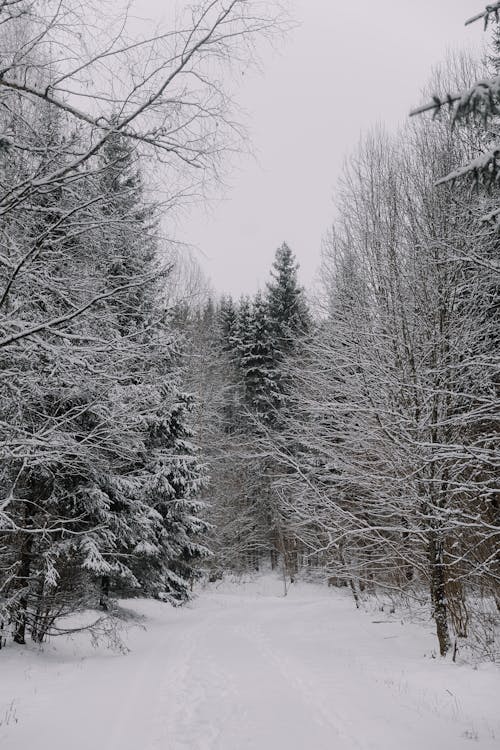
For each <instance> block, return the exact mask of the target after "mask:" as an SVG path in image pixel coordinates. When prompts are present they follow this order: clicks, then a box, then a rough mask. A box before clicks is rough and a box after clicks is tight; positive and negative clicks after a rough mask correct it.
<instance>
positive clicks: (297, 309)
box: [267, 242, 310, 358]
mask: <svg viewBox="0 0 500 750" xmlns="http://www.w3.org/2000/svg"><path fill="white" fill-rule="evenodd" d="M297 270H298V264H297V262H296V261H295V258H294V255H293V253H292V251H291V249H290V248H289V247H288V245H287V244H286V242H284V243H283V244H282V245H281V247H279V248H278V249H277V250H276V256H275V259H274V263H273V270H272V272H271V275H272V277H273V280H272V281H271V282H270V283H268V285H267V301H268V305H269V318H270V321H271V325H272V328H273V332H274V336H275V350H276V354H277V357H278V358H279V357H282V356H283V355H285V354H290V353H291V352H292V351H293V350H294V348H295V345H296V341H297V339H298V338H299V337H300V336H301V335H303V334H305V333H307V331H308V329H309V327H310V316H309V312H308V309H307V303H306V301H305V295H304V290H303V289H302V287H300V286H299V283H298V280H297Z"/></svg>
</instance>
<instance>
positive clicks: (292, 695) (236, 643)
mask: <svg viewBox="0 0 500 750" xmlns="http://www.w3.org/2000/svg"><path fill="white" fill-rule="evenodd" d="M133 606H134V609H136V610H138V611H141V612H142V613H143V614H144V616H145V619H146V624H147V630H140V629H138V628H134V629H133V630H132V631H130V632H129V633H128V636H127V640H128V642H129V645H130V647H131V649H132V650H131V652H130V653H129V654H128V655H127V656H122V655H116V654H112V653H111V652H109V651H102V650H97V651H95V650H92V649H90V648H89V647H88V645H85V643H84V641H83V640H82V638H83V637H82V636H78V637H77V638H76V639H74V640H73V641H66V642H63V641H62V640H59V641H56V642H55V645H53V646H50V645H49V646H48V647H46V649H45V651H44V653H38V652H36V651H35V652H33V651H31V652H30V651H26V650H25V651H22V650H18V649H17V648H12V649H7V651H3V652H2V653H1V654H0V748H2V750H26V748H28V747H37V748H39V750H417V748H418V750H422V748H423V750H433V748H436V750H438V749H439V750H462V748H469V749H472V748H480V750H489V749H490V748H491V749H493V748H497V750H498V748H499V747H500V699H499V698H498V696H499V695H500V670H498V669H497V668H495V667H493V666H491V665H489V666H484V667H482V668H481V669H478V670H473V669H471V668H470V667H468V666H457V665H453V664H450V663H448V662H442V661H441V660H439V659H432V658H425V657H426V655H427V657H430V656H431V653H432V651H433V649H434V647H435V646H434V640H433V634H432V628H431V627H422V626H417V625H405V626H404V627H402V626H401V624H400V623H399V622H397V621H396V622H373V621H374V620H377V619H380V620H382V619H384V618H383V616H382V617H381V618H376V617H373V616H370V615H369V614H367V613H359V612H356V610H355V609H354V608H353V606H352V602H351V601H350V599H349V598H348V597H347V596H344V595H343V594H342V593H339V592H336V591H331V590H326V589H325V588H324V587H321V588H320V587H316V586H307V585H301V586H298V587H296V588H295V589H294V590H292V591H291V593H290V595H289V596H288V597H287V598H286V599H284V598H283V597H281V596H280V590H279V584H278V582H276V581H274V580H273V579H271V578H263V579H258V580H257V581H255V582H252V583H248V584H246V585H243V586H239V587H235V586H234V585H232V586H231V585H225V586H224V587H220V588H219V589H215V588H214V589H213V590H212V591H210V592H206V593H203V594H202V595H201V596H200V597H199V599H198V600H197V601H196V602H195V603H194V604H192V605H191V606H190V608H188V609H184V610H182V611H179V610H172V609H171V608H168V607H165V606H164V605H160V604H159V603H157V602H134V604H133Z"/></svg>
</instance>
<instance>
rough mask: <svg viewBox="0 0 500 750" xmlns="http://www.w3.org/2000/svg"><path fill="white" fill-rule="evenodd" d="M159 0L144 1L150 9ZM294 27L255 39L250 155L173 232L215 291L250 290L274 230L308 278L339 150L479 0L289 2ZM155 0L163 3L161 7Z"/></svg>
mask: <svg viewBox="0 0 500 750" xmlns="http://www.w3.org/2000/svg"><path fill="white" fill-rule="evenodd" d="M163 2H165V0H149V2H148V3H147V5H148V7H149V6H151V7H152V8H153V10H154V12H155V13H156V9H158V18H161V15H162V10H161V8H162V5H163ZM288 4H289V6H290V7H291V10H292V14H293V16H294V18H295V19H296V20H298V21H299V22H300V26H299V27H298V28H296V29H295V30H294V31H292V32H291V33H290V35H289V36H288V39H287V41H285V43H284V44H283V45H281V46H280V50H279V52H278V53H275V52H273V51H272V50H269V49H267V48H266V49H265V50H264V53H263V67H264V73H258V72H251V73H249V74H247V75H246V76H245V78H244V81H243V83H242V86H241V89H240V92H239V96H238V101H239V104H240V105H241V106H242V107H243V108H244V109H245V110H246V111H247V113H248V119H247V121H246V125H247V127H248V130H249V132H250V136H251V141H252V145H253V150H254V152H255V156H256V159H252V158H251V157H245V158H243V159H241V160H240V162H239V164H236V165H234V168H233V169H232V171H231V172H230V174H229V176H228V179H227V180H226V182H227V183H228V189H227V190H226V193H225V196H224V197H222V198H220V197H219V199H218V200H217V201H216V202H214V203H212V204H211V205H210V206H209V207H208V208H206V207H203V206H200V207H199V208H195V209H192V210H191V211H190V213H189V214H188V215H184V216H183V219H182V222H181V223H180V224H179V226H178V235H179V237H178V238H179V239H181V240H185V241H187V242H190V243H193V244H194V245H196V246H197V247H198V248H199V251H200V252H199V253H198V258H199V260H200V262H201V265H202V267H203V269H204V271H205V273H206V274H207V275H208V276H209V278H210V279H211V282H212V284H213V286H214V288H215V289H216V291H218V292H230V293H232V294H233V295H236V296H238V295H239V294H241V293H253V292H254V291H256V290H257V288H258V287H259V286H262V285H263V284H264V283H265V281H266V279H267V277H268V273H269V268H270V265H271V263H272V260H273V257H274V252H275V250H276V247H278V245H280V244H281V243H282V242H283V240H286V241H287V242H288V244H289V245H290V246H291V247H292V249H293V251H294V252H295V254H296V256H297V258H298V260H299V263H300V266H301V280H302V283H304V284H305V285H306V286H310V285H311V284H312V282H313V279H314V276H315V273H316V270H317V266H318V263H319V253H320V246H321V238H322V236H323V235H324V233H325V231H326V229H327V228H328V226H329V225H330V224H331V222H332V219H333V216H334V191H335V185H336V181H337V178H338V176H339V174H340V171H341V168H342V161H343V159H344V158H345V157H346V156H347V155H348V154H349V152H351V151H352V150H353V149H354V148H355V146H356V144H357V142H358V140H359V137H360V135H361V134H362V132H366V131H367V130H368V129H369V128H370V127H371V126H373V125H375V124H377V123H380V122H383V123H385V124H386V125H387V126H388V127H396V126H397V124H398V123H399V122H401V121H402V120H403V119H404V118H405V117H406V116H407V113H408V111H409V110H410V109H411V107H412V106H415V105H416V104H418V103H420V102H421V96H420V89H421V87H422V86H424V85H425V84H426V81H427V79H428V77H429V74H430V71H431V68H432V67H433V66H434V65H435V64H437V63H439V62H440V61H441V60H443V58H444V57H445V54H446V50H447V49H450V48H452V49H453V48H470V47H471V46H478V45H479V44H480V43H481V42H482V41H483V40H484V39H485V36H484V34H483V31H482V25H481V24H480V23H476V24H474V25H472V26H468V27H465V26H464V21H465V19H467V18H469V17H470V16H472V15H473V14H475V13H476V12H479V11H480V10H481V9H482V7H484V5H485V4H486V0H437V1H436V0H418V1H417V0H377V2H373V1H372V2H369V1H368V0H289V3H288ZM163 7H164V6H163Z"/></svg>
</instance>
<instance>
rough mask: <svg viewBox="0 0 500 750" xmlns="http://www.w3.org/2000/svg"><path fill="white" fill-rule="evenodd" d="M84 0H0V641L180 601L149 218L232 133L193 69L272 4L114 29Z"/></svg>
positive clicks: (193, 12) (161, 285)
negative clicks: (121, 608) (99, 613)
mask: <svg viewBox="0 0 500 750" xmlns="http://www.w3.org/2000/svg"><path fill="white" fill-rule="evenodd" d="M102 10H103V9H102V7H101V5H100V4H98V5H97V6H96V7H94V6H93V5H92V4H87V5H86V6H85V9H84V11H85V17H82V15H81V14H82V12H83V10H82V7H81V5H80V4H79V3H73V2H72V0H67V1H66V0H63V2H60V1H59V0H58V1H57V2H52V1H51V0H48V2H43V3H42V2H31V1H30V2H28V1H25V0H8V1H7V2H2V1H1V0H0V50H1V55H0V56H1V57H2V71H1V74H0V403H1V412H0V646H1V645H3V643H4V642H5V640H6V639H7V638H10V637H13V639H14V641H16V642H17V643H19V644H22V643H24V642H25V640H26V638H27V637H28V635H30V636H31V638H33V639H34V640H35V641H37V642H41V641H42V640H43V639H44V637H45V636H46V635H47V634H51V633H57V632H60V630H61V629H64V621H63V620H61V619H60V617H61V615H65V614H70V613H74V612H75V611H78V610H81V609H83V608H86V607H97V606H100V607H101V609H103V610H107V609H109V608H110V604H111V602H112V599H113V598H114V597H116V596H121V595H142V596H155V597H158V598H160V599H164V600H167V601H170V602H173V603H182V602H183V601H185V600H186V598H187V596H188V595H189V590H190V587H191V585H192V582H193V578H194V577H195V576H196V570H195V563H196V562H197V561H199V560H200V559H202V558H204V557H206V555H207V554H208V550H207V547H206V544H205V540H204V539H203V537H204V536H205V533H206V530H207V524H206V521H205V520H204V519H203V518H202V514H201V510H202V505H203V503H202V501H201V500H200V490H201V489H202V487H203V486H204V484H205V482H206V479H205V475H206V472H205V469H204V468H203V467H202V466H201V464H200V460H199V457H198V453H199V452H198V449H197V448H195V447H194V446H193V444H192V443H191V427H190V421H191V419H192V416H190V415H191V412H192V409H193V398H192V396H191V395H190V393H189V391H187V390H186V387H185V384H184V376H183V372H182V357H181V355H182V348H183V343H182V338H181V337H180V336H179V332H178V330H177V329H176V328H175V327H174V325H173V322H172V315H171V311H170V310H169V305H168V304H167V302H168V298H169V294H170V286H169V285H170V278H171V271H172V267H173V264H174V260H175V254H174V253H173V251H172V247H171V244H170V243H169V242H167V241H166V240H165V239H164V237H163V234H164V229H165V223H164V221H165V214H166V211H167V209H168V210H171V209H172V208H174V207H175V206H176V205H178V204H179V202H182V200H183V199H184V197H185V196H186V195H189V194H191V192H192V191H193V189H194V187H193V186H195V185H197V184H198V177H197V176H196V175H198V174H200V170H201V171H202V172H203V179H204V181H205V182H206V181H207V180H208V179H209V178H210V175H211V174H212V175H214V174H216V173H217V171H218V170H219V169H220V160H221V156H222V154H223V152H224V150H225V149H226V148H228V147H229V148H234V147H235V146H237V143H236V142H235V137H236V134H237V128H235V124H234V120H233V117H232V116H231V113H230V111H229V109H228V106H229V103H230V99H229V97H228V96H227V92H225V91H224V89H223V87H222V86H221V85H217V86H214V85H213V76H218V75H219V71H221V69H222V68H221V66H223V65H224V63H225V62H227V61H228V60H231V59H233V58H235V57H236V58H237V60H238V64H242V65H246V64H248V62H250V61H251V49H252V40H253V38H254V36H256V35H258V34H261V33H264V34H268V33H270V32H271V30H272V29H273V28H275V27H276V21H275V19H273V18H272V17H267V18H266V17H265V15H266V14H262V13H261V14H259V16H258V17H257V16H256V15H255V14H254V13H253V10H252V3H250V2H247V1H246V0H231V1H230V2H228V3H226V2H224V3H222V2H218V0H216V2H206V3H201V4H197V6H196V7H194V8H187V9H186V15H185V18H184V21H185V23H184V21H183V22H181V23H180V25H179V26H178V27H176V29H177V30H176V29H175V28H174V29H171V28H170V29H164V30H163V31H162V30H159V29H155V32H154V33H152V34H151V36H148V35H147V33H141V34H140V35H138V34H137V32H136V34H135V36H134V29H133V28H130V27H129V25H128V24H129V19H128V14H127V10H126V7H125V6H123V8H122V12H121V11H120V8H116V9H115V10H116V16H115V18H114V19H113V23H112V24H111V26H108V24H107V23H103V22H102ZM97 18H99V24H97V23H95V24H94V23H93V20H95V19H97ZM120 30H121V31H120ZM143 31H144V30H143ZM155 174H156V175H158V176H161V179H162V181H163V182H164V184H166V185H167V187H166V188H164V189H163V191H162V192H161V193H158V194H155V198H159V200H158V201H157V202H155V200H154V199H153V198H152V197H151V195H152V192H151V191H152V188H153V186H154V179H155V177H154V175H155Z"/></svg>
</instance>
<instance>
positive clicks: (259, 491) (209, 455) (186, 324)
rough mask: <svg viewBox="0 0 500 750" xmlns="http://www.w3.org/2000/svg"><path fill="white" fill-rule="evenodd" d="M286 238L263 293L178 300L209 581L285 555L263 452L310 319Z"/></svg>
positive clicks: (276, 426) (275, 429) (280, 424)
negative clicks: (199, 461)
mask: <svg viewBox="0 0 500 750" xmlns="http://www.w3.org/2000/svg"><path fill="white" fill-rule="evenodd" d="M297 270H298V266H297V263H296V261H295V258H294V256H293V253H292V251H291V249H290V248H289V247H288V245H287V244H286V243H283V245H282V246H281V247H280V248H278V250H277V251H276V256H275V260H274V263H273V267H272V269H271V278H270V281H269V283H268V284H267V285H266V288H265V290H264V291H263V292H258V293H257V294H255V295H254V296H253V297H250V296H246V297H242V298H241V299H240V300H237V301H235V300H233V299H232V298H231V297H223V298H221V299H219V300H216V301H214V300H213V299H210V298H209V299H208V300H207V301H206V303H205V304H202V305H197V306H194V307H193V306H191V305H189V304H183V305H178V306H177V309H176V322H177V325H178V326H179V328H180V329H181V330H182V331H183V332H184V333H185V335H186V336H187V338H188V340H189V341H190V344H191V346H190V351H188V352H187V357H186V359H187V361H188V363H190V364H189V365H188V367H187V373H188V382H189V383H190V386H191V388H192V390H193V391H194V392H196V393H197V394H198V398H197V407H196V409H195V425H196V429H195V435H196V441H197V442H198V443H199V444H200V445H201V446H202V450H203V456H204V459H205V461H206V463H207V473H208V475H209V484H208V487H207V491H206V494H207V497H208V498H209V506H208V508H207V511H206V516H205V518H206V519H207V520H208V522H209V523H210V526H211V532H210V533H209V546H210V549H211V551H212V556H211V558H210V560H208V561H207V568H208V570H209V574H210V576H211V577H212V578H218V577H220V576H222V575H223V574H224V572H226V571H237V572H241V571H244V570H247V569H251V570H259V569H260V567H261V566H262V565H263V564H271V565H272V566H273V567H275V566H276V565H277V563H278V559H279V558H281V557H282V555H283V554H285V556H286V551H285V546H284V545H285V539H284V529H283V528H282V525H281V523H280V519H279V516H278V513H277V506H276V502H275V500H274V496H273V487H272V482H273V467H274V465H275V462H274V458H273V457H272V455H271V453H269V452H268V451H264V450H263V448H262V445H263V440H264V439H266V437H267V436H274V435H275V434H278V433H280V431H281V430H282V429H283V428H284V424H285V419H286V409H287V406H288V395H287V393H288V390H289V388H290V373H289V362H290V360H292V361H294V360H296V358H297V357H299V354H300V351H301V341H302V340H303V338H304V337H305V336H306V335H307V333H308V332H309V331H310V330H311V327H312V318H311V314H310V311H309V308H308V304H307V300H306V296H305V292H304V290H303V289H302V288H301V287H300V285H299V283H298V279H297Z"/></svg>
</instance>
